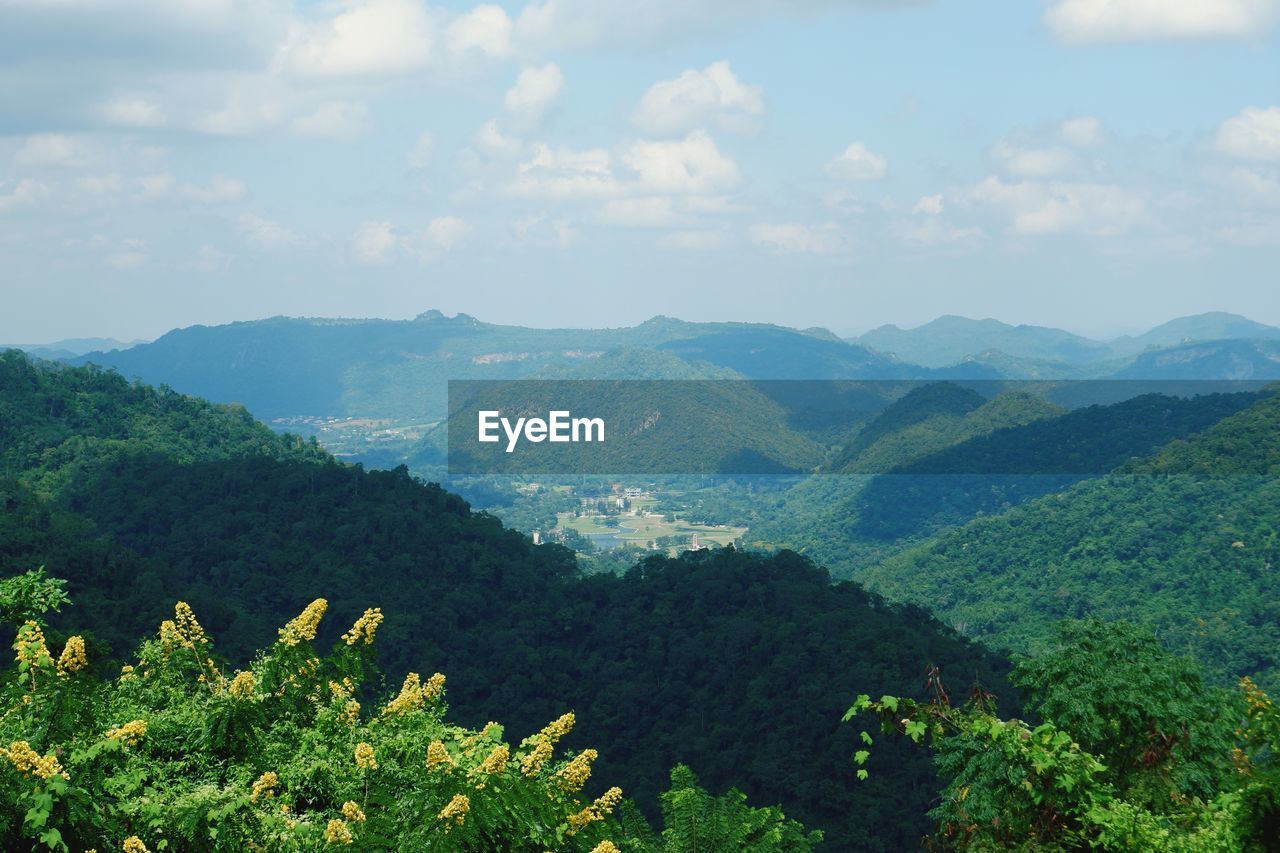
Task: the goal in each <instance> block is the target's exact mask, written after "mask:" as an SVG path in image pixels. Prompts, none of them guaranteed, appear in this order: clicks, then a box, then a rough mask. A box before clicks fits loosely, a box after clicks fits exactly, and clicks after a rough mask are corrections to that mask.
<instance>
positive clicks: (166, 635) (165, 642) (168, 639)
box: [160, 619, 183, 654]
mask: <svg viewBox="0 0 1280 853" xmlns="http://www.w3.org/2000/svg"><path fill="white" fill-rule="evenodd" d="M182 644H183V640H182V633H181V632H180V631H179V630H178V626H177V624H175V623H174V621H173V620H172V619H166V620H164V621H163V622H161V623H160V648H161V650H162V651H164V653H165V654H169V653H170V652H172V651H173V650H174V649H177V648H180V647H181V646H182Z"/></svg>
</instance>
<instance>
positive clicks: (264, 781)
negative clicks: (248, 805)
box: [249, 770, 280, 803]
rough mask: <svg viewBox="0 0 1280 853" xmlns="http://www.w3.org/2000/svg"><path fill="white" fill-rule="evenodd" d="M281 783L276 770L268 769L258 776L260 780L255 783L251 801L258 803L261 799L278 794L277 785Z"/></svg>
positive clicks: (250, 796)
mask: <svg viewBox="0 0 1280 853" xmlns="http://www.w3.org/2000/svg"><path fill="white" fill-rule="evenodd" d="M279 784H280V777H279V776H277V775H276V774H275V771H272V770H268V771H267V772H266V773H263V774H262V775H261V776H259V777H258V781H256V782H254V783H253V793H252V794H250V795H249V800H250V802H254V803H256V802H257V801H258V800H260V799H267V798H270V797H274V796H275V795H276V785H279Z"/></svg>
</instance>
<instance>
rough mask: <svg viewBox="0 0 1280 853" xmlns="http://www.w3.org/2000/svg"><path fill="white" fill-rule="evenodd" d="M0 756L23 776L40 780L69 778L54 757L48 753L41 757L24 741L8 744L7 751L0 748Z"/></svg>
mask: <svg viewBox="0 0 1280 853" xmlns="http://www.w3.org/2000/svg"><path fill="white" fill-rule="evenodd" d="M0 755H3V756H4V757H5V758H7V759H9V763H10V764H12V765H13V766H14V769H16V770H17V771H18V772H19V773H21V774H22V775H23V776H38V777H39V778H41V779H48V778H50V777H52V776H61V777H62V778H63V779H70V778H71V777H70V776H69V775H67V772H66V771H65V770H63V769H62V765H61V764H59V763H58V759H57V757H56V756H55V755H53V754H52V753H50V754H49V755H45V756H41V755H40V753H38V752H36V751H35V750H34V749H32V748H31V744H29V743H27V742H26V741H25V740H16V741H14V742H13V743H11V744H9V748H8V749H5V748H4V747H0Z"/></svg>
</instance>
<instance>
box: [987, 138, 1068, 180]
mask: <svg viewBox="0 0 1280 853" xmlns="http://www.w3.org/2000/svg"><path fill="white" fill-rule="evenodd" d="M991 159H992V160H994V161H995V162H996V165H997V166H998V167H999V169H1000V171H1002V172H1004V173H1005V174H1006V175H1013V176H1014V177H1019V178H1047V177H1051V176H1053V175H1058V174H1061V173H1062V172H1065V171H1066V170H1067V169H1069V168H1071V166H1072V164H1074V163H1075V154H1073V153H1072V152H1071V151H1070V150H1069V149H1067V148H1062V147H1059V146H1051V147H1048V148H1024V147H1022V146H1018V145H1015V144H1013V143H1011V142H1008V141H1006V140H1003V139H1002V140H1000V141H999V142H997V143H996V144H995V145H993V146H991Z"/></svg>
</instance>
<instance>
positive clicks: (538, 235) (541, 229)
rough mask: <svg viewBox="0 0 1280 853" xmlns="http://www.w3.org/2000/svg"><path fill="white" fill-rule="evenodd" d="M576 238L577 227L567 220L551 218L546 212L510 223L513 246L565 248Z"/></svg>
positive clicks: (575, 240)
mask: <svg viewBox="0 0 1280 853" xmlns="http://www.w3.org/2000/svg"><path fill="white" fill-rule="evenodd" d="M577 240H578V232H577V229H575V228H574V227H573V225H571V224H570V222H569V220H567V219H556V218H552V217H551V216H550V215H548V214H546V213H536V214H534V215H532V216H526V217H522V218H520V219H517V220H516V221H515V222H512V223H511V240H510V244H511V245H513V246H538V247H542V248H547V249H567V248H569V247H570V246H572V245H573V244H574V243H575V242H577Z"/></svg>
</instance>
